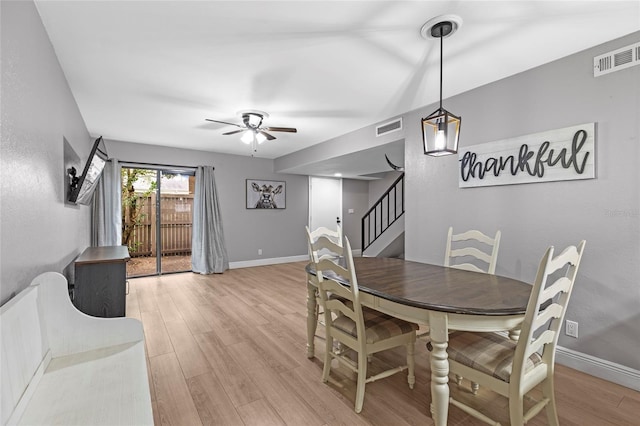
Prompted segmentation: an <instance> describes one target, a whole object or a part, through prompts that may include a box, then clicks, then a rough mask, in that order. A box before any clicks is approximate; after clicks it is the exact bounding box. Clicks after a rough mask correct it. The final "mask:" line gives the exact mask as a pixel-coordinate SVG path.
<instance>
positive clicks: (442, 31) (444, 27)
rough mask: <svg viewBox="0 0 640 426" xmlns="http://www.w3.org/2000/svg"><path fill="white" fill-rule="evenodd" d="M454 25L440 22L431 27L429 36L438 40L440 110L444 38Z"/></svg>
mask: <svg viewBox="0 0 640 426" xmlns="http://www.w3.org/2000/svg"><path fill="white" fill-rule="evenodd" d="M453 27H454V23H453V22H451V21H442V22H438V23H437V24H435V25H433V26H432V27H431V36H432V37H434V38H436V37H437V38H439V39H440V109H442V63H443V62H444V38H445V37H446V36H448V35H449V34H451V32H452V31H453Z"/></svg>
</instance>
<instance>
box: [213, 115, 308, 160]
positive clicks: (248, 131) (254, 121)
mask: <svg viewBox="0 0 640 426" xmlns="http://www.w3.org/2000/svg"><path fill="white" fill-rule="evenodd" d="M238 115H239V116H240V117H241V118H242V124H237V123H229V122H227V121H220V120H212V119H210V118H206V119H205V120H207V121H211V122H213V123H220V124H227V125H229V126H236V127H239V129H238V130H232V131H230V132H226V133H223V135H235V134H237V133H243V135H242V137H241V138H240V140H242V142H244V143H246V144H247V145H251V148H252V151H257V145H259V144H261V143H262V142H264V141H267V140H269V141H272V140H274V139H275V138H276V137H275V136H273V135H271V134H269V133H267V132H287V133H296V132H297V131H298V130H297V129H295V128H293V127H262V121H263V120H264V119H265V118H269V114H267V113H266V112H264V111H257V110H243V111H238Z"/></svg>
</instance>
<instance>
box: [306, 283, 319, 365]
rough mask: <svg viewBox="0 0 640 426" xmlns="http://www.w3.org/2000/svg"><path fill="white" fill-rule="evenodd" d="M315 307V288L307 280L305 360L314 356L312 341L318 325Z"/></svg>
mask: <svg viewBox="0 0 640 426" xmlns="http://www.w3.org/2000/svg"><path fill="white" fill-rule="evenodd" d="M316 305H317V301H316V287H315V286H313V285H312V284H310V283H309V279H307V358H313V356H314V354H315V346H314V339H315V335H316V327H317V325H318V318H317V306H316Z"/></svg>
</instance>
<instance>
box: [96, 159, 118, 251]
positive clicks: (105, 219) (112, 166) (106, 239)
mask: <svg viewBox="0 0 640 426" xmlns="http://www.w3.org/2000/svg"><path fill="white" fill-rule="evenodd" d="M121 169H122V167H121V166H120V163H119V162H118V160H116V159H113V158H112V159H111V160H109V161H107V164H105V166H104V170H103V171H102V176H100V180H99V181H98V185H97V187H96V190H95V192H94V194H93V202H92V220H91V222H92V223H91V245H92V246H94V247H102V246H120V245H122V184H121V179H120V170H121Z"/></svg>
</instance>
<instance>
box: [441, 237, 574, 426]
mask: <svg viewBox="0 0 640 426" xmlns="http://www.w3.org/2000/svg"><path fill="white" fill-rule="evenodd" d="M584 246H585V241H582V242H580V244H579V245H578V246H577V247H576V246H569V247H567V248H566V249H565V250H564V251H563V252H562V253H560V254H559V255H558V256H557V257H553V255H554V249H553V247H549V248H548V249H547V251H546V253H545V254H544V257H543V258H542V261H541V262H540V266H539V268H538V274H537V276H536V281H535V283H534V285H533V289H532V291H531V297H530V298H529V303H528V305H527V311H526V314H525V318H524V322H523V323H522V329H521V334H520V339H519V340H518V342H517V343H516V342H514V341H512V340H510V339H508V338H506V337H504V336H501V335H499V334H497V333H470V332H457V333H453V334H452V335H450V338H449V348H448V350H447V351H448V354H449V368H450V371H451V372H452V373H454V374H458V375H461V376H464V377H467V378H469V380H472V381H474V382H476V383H479V384H481V385H482V386H483V387H487V388H490V389H491V390H493V391H495V392H497V393H499V394H501V395H503V396H506V397H508V398H509V417H510V420H511V425H512V426H516V425H522V424H524V423H525V422H526V421H528V420H530V419H531V418H533V417H534V416H535V415H536V414H538V413H539V412H540V411H541V410H542V409H543V408H544V407H546V411H547V420H548V422H549V424H550V425H558V414H557V410H556V403H555V398H554V390H553V371H554V363H555V353H556V344H557V342H558V336H559V334H560V330H561V326H562V322H563V318H564V314H565V312H566V308H567V304H568V303H569V298H570V296H571V291H572V290H573V285H574V282H575V279H576V274H577V272H578V267H579V265H580V259H581V258H582V253H583V251H584ZM558 276H560V277H558ZM538 384H542V399H541V400H540V401H538V402H537V403H536V404H535V405H534V406H533V407H531V408H530V409H529V410H528V411H527V412H526V413H525V412H524V407H523V399H524V395H525V394H527V393H528V392H529V391H531V390H532V389H533V388H534V387H535V386H537V385H538ZM450 402H451V404H453V405H455V406H457V407H459V408H461V409H462V410H464V411H465V412H467V413H469V414H471V415H473V416H474V417H477V418H478V419H480V420H483V421H485V422H487V423H489V424H494V425H498V424H499V423H496V422H495V421H493V420H492V419H490V418H488V417H487V416H485V415H484V414H482V413H480V412H479V411H478V410H476V409H475V408H472V407H470V406H468V405H466V404H464V403H462V402H460V401H457V400H455V399H453V398H450Z"/></svg>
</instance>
